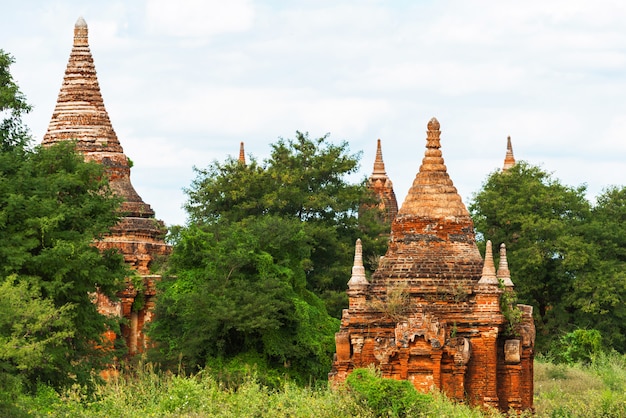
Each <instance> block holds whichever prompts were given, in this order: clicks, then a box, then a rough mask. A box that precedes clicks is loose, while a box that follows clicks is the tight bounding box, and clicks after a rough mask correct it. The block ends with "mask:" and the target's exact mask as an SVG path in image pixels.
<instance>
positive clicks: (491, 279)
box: [478, 240, 498, 285]
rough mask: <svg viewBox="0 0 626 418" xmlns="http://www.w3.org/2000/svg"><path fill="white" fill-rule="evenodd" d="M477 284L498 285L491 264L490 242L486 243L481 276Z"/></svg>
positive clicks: (494, 269) (491, 249)
mask: <svg viewBox="0 0 626 418" xmlns="http://www.w3.org/2000/svg"><path fill="white" fill-rule="evenodd" d="M478 284H495V285H497V284H498V278H497V276H496V268H495V266H494V264H493V248H492V247H491V241H490V240H489V241H487V246H486V248H485V264H484V265H483V274H482V277H481V278H480V280H479V281H478Z"/></svg>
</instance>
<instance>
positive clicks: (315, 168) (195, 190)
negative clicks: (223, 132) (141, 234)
mask: <svg viewBox="0 0 626 418" xmlns="http://www.w3.org/2000/svg"><path fill="white" fill-rule="evenodd" d="M271 148H272V151H271V155H270V157H269V158H268V159H267V161H265V163H263V164H259V163H258V162H257V161H255V160H253V161H251V162H250V163H249V164H247V165H244V164H241V163H239V161H237V160H234V159H229V160H227V161H226V162H225V163H223V164H222V163H218V162H215V163H213V164H212V165H211V166H209V167H208V168H207V169H196V172H197V174H198V175H197V177H196V179H195V180H194V181H193V183H192V185H191V187H190V189H188V190H187V194H188V196H189V200H188V202H187V203H186V205H185V208H186V210H187V212H188V213H189V218H190V222H192V223H201V224H204V223H211V222H214V221H215V220H217V219H226V220H228V221H231V222H236V221H240V220H242V219H246V218H248V217H254V216H261V215H264V214H272V215H278V216H282V217H287V218H291V219H297V220H299V221H301V222H302V224H303V228H304V233H305V235H306V237H307V238H306V239H307V241H308V243H309V244H310V254H309V257H308V258H307V259H306V260H303V266H304V268H305V271H306V283H307V287H308V289H309V290H311V291H313V292H315V293H316V294H317V295H319V296H320V297H322V298H323V299H324V301H325V302H326V304H327V308H328V310H329V312H331V314H332V315H333V316H335V317H337V318H339V317H340V316H341V310H342V309H343V308H344V307H345V306H346V305H347V297H346V295H345V289H346V283H347V281H348V279H349V277H350V269H351V267H352V261H353V255H354V243H355V241H356V239H357V238H361V240H362V241H363V253H364V259H365V260H366V262H367V263H368V265H367V266H368V267H375V263H373V262H371V260H374V259H376V258H377V257H378V256H381V255H384V253H385V251H386V248H387V238H388V235H386V234H385V232H386V233H388V232H389V223H388V222H384V221H383V218H382V217H380V216H375V213H374V212H375V210H374V209H372V210H369V211H365V212H364V213H362V216H359V215H358V211H359V207H360V205H362V204H364V203H371V202H372V201H373V199H374V197H373V196H372V195H371V194H370V192H369V191H368V189H367V188H366V183H365V181H361V182H359V183H358V184H351V183H349V182H348V179H347V177H348V176H350V175H351V174H354V173H355V172H356V170H357V169H358V162H359V154H350V153H349V148H348V144H347V143H346V142H342V143H340V144H339V145H336V144H332V143H330V142H329V140H328V135H325V136H323V137H321V138H316V139H312V138H309V136H308V134H303V133H301V132H296V137H295V139H288V140H285V139H280V140H279V141H277V142H276V143H275V144H272V145H271ZM371 206H372V207H374V205H371Z"/></svg>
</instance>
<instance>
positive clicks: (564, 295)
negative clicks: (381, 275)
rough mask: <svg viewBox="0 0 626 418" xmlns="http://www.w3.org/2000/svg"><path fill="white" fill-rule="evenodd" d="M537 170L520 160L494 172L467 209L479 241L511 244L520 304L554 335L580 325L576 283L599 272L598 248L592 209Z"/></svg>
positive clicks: (579, 191) (543, 331)
mask: <svg viewBox="0 0 626 418" xmlns="http://www.w3.org/2000/svg"><path fill="white" fill-rule="evenodd" d="M584 193H585V187H584V186H580V187H578V188H572V187H568V186H565V185H563V184H561V183H560V182H559V181H558V180H556V179H554V178H552V176H551V175H550V174H549V173H547V172H545V171H544V170H542V169H541V168H539V167H536V166H532V165H529V164H527V163H525V162H519V163H518V164H516V165H515V166H514V167H513V168H511V169H509V170H508V171H506V172H494V173H492V174H491V175H489V177H488V178H487V180H486V182H485V183H484V184H483V187H482V189H481V190H480V191H479V192H478V193H476V194H475V195H474V196H473V199H472V202H471V203H470V205H469V209H470V212H471V214H472V217H473V219H474V225H475V228H476V231H477V232H478V233H479V237H483V238H484V239H490V240H492V242H494V243H496V244H497V245H499V244H500V243H505V244H506V245H507V255H508V261H509V265H510V268H511V278H512V280H513V282H514V283H515V289H516V292H517V294H518V297H519V300H520V302H522V303H527V304H530V305H533V306H534V307H535V315H536V319H537V320H538V322H537V325H538V331H539V332H540V335H542V336H543V337H544V338H543V339H542V340H541V341H539V343H542V342H544V343H546V342H547V341H548V340H549V339H550V336H555V337H558V335H559V332H562V331H569V330H571V329H572V328H574V327H575V326H576V321H577V319H580V318H578V317H577V308H576V306H575V305H574V304H573V299H574V298H575V295H576V293H577V291H578V289H577V288H576V283H577V280H579V279H580V278H581V277H587V275H588V274H589V273H590V272H595V271H596V270H595V269H596V267H597V264H596V263H595V260H596V251H597V248H596V245H595V244H594V243H593V242H590V241H589V240H588V239H587V237H586V234H585V230H586V225H587V223H588V221H589V219H590V216H591V205H590V204H589V202H588V201H587V200H586V199H585V196H584Z"/></svg>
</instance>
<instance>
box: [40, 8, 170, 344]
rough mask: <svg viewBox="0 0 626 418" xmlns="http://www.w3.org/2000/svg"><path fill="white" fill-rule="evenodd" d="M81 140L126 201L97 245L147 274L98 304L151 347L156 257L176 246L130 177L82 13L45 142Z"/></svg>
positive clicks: (131, 339)
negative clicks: (146, 329) (147, 330)
mask: <svg viewBox="0 0 626 418" xmlns="http://www.w3.org/2000/svg"><path fill="white" fill-rule="evenodd" d="M61 141H75V143H76V150H77V151H78V152H79V153H82V154H83V155H84V158H85V160H87V161H95V162H97V163H99V164H102V165H103V166H104V167H105V171H106V173H107V175H108V178H109V184H110V187H111V189H112V190H113V191H114V192H115V193H116V194H117V195H119V196H121V197H123V199H124V201H123V203H122V205H121V209H120V211H121V213H122V214H123V217H122V219H121V221H120V222H119V223H118V224H117V225H116V226H114V227H113V228H112V229H111V231H110V234H108V235H107V236H105V237H104V238H103V239H102V240H101V241H97V242H96V243H95V245H96V246H97V247H98V248H100V249H102V250H105V249H110V248H115V249H117V250H119V252H120V253H121V254H123V256H124V259H125V261H126V263H128V264H129V265H130V266H131V267H132V268H133V269H134V270H135V271H136V272H137V274H138V275H140V276H141V277H142V278H143V288H144V290H143V292H142V293H143V294H141V295H138V290H137V289H134V288H133V287H132V285H131V284H130V281H129V282H128V283H129V285H128V287H127V288H126V290H124V291H123V292H122V293H121V294H119V297H120V302H117V303H112V302H111V301H109V300H108V299H107V298H105V297H104V296H102V295H98V298H97V304H98V309H99V310H100V312H102V313H106V314H111V315H119V316H122V317H124V318H126V319H128V325H123V329H122V333H123V335H124V338H125V339H126V341H127V344H128V347H129V352H130V353H131V354H133V353H136V352H140V351H142V350H143V349H144V348H145V344H146V339H145V337H144V334H143V325H144V323H145V322H148V321H150V319H151V315H152V308H153V307H154V295H155V280H158V279H159V278H160V276H158V275H155V274H152V272H151V267H152V264H153V262H154V261H155V260H157V259H159V258H162V257H166V256H167V255H169V253H170V246H169V245H167V244H166V243H165V241H164V235H165V226H164V224H163V222H161V221H158V220H157V219H156V218H155V214H154V211H153V210H152V208H151V207H150V205H148V204H146V203H145V202H144V201H143V200H142V199H141V197H140V196H139V195H138V194H137V192H136V191H135V188H134V187H133V185H132V184H131V181H130V160H129V159H128V157H127V156H126V155H125V154H124V151H123V149H122V146H121V145H120V142H119V140H118V138H117V135H116V134H115V131H114V130H113V126H112V125H111V121H110V120H109V115H108V113H107V111H106V109H105V107H104V101H103V100H102V94H101V93H100V86H99V84H98V78H97V76H96V68H95V65H94V61H93V57H92V56H91V51H90V50H89V42H88V28H87V23H86V22H85V20H84V19H83V18H82V17H81V18H79V19H78V20H77V21H76V25H75V26H74V45H73V47H72V52H71V53H70V58H69V62H68V63H67V68H66V70H65V76H64V78H63V84H62V85H61V90H60V92H59V96H58V99H57V104H56V107H55V109H54V112H53V114H52V119H51V120H50V124H49V125H48V131H47V132H46V134H45V135H44V138H43V141H42V144H43V145H44V146H47V145H52V144H55V143H58V142H61ZM138 296H141V297H142V298H143V299H144V300H145V302H144V303H143V304H142V305H143V306H142V307H141V308H140V309H137V310H135V309H134V308H133V302H134V301H135V299H136V298H137V297H138Z"/></svg>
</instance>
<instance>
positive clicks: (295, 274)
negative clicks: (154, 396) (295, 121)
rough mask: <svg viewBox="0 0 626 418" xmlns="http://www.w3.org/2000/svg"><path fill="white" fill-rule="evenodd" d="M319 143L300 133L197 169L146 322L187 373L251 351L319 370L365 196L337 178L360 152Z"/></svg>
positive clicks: (305, 371)
mask: <svg viewBox="0 0 626 418" xmlns="http://www.w3.org/2000/svg"><path fill="white" fill-rule="evenodd" d="M327 139H328V138H327V136H324V137H322V138H318V139H310V138H309V137H308V135H306V134H302V133H299V132H298V133H297V134H296V138H295V139H292V140H291V139H290V140H283V139H280V140H279V141H278V142H277V143H276V144H273V145H272V152H271V155H270V157H269V158H268V159H267V160H266V161H265V162H264V163H263V164H260V163H258V162H257V161H256V160H254V159H253V160H252V161H251V162H250V163H249V164H242V163H240V162H239V161H237V160H234V159H228V160H227V161H226V162H225V163H218V162H214V163H213V164H211V165H210V166H209V167H208V168H207V169H203V170H198V169H197V170H196V171H197V173H198V175H197V178H196V179H195V180H194V182H193V183H192V185H191V187H190V189H189V190H187V194H188V196H189V200H188V202H187V204H186V209H187V211H188V213H189V219H190V221H189V223H188V225H187V226H185V227H181V228H179V229H177V230H176V233H175V235H174V236H173V242H174V243H175V245H174V249H173V254H172V256H171V258H170V262H169V263H170V267H171V274H172V275H175V276H176V279H171V280H165V281H164V282H163V293H162V295H161V296H160V297H159V299H158V302H157V319H156V321H155V322H154V323H153V325H152V327H151V335H152V337H153V338H154V339H155V340H157V341H159V342H160V344H159V350H160V352H161V354H162V355H164V356H165V358H169V359H170V360H175V359H177V358H178V356H179V355H182V358H183V361H184V362H185V363H186V365H188V366H191V367H196V366H203V365H206V364H207V363H208V362H209V361H210V359H212V358H215V357H220V358H226V359H228V358H233V357H235V356H240V355H242V356H243V355H247V354H249V353H257V354H259V355H261V357H262V358H264V359H265V361H266V362H267V363H268V364H270V365H272V366H273V367H275V368H278V369H280V370H282V371H283V372H284V373H288V374H290V375H292V376H294V377H296V378H298V377H300V378H304V379H306V378H307V376H314V377H316V378H323V377H324V376H325V375H326V373H327V372H328V370H329V368H330V362H331V357H332V352H333V351H334V333H335V332H336V331H337V329H338V327H339V321H338V320H336V319H333V318H332V317H331V316H330V315H329V314H328V310H327V306H325V305H327V304H328V303H331V302H332V303H336V306H333V308H334V309H335V313H336V314H337V313H339V312H340V309H341V308H342V307H345V305H347V300H345V288H346V283H347V281H348V280H349V278H350V269H351V266H352V261H353V256H354V242H355V241H356V238H358V237H359V236H360V235H361V234H362V233H363V231H364V228H363V224H361V225H360V224H359V217H358V208H359V203H360V201H362V200H363V199H366V198H367V196H368V195H367V192H366V188H365V185H364V182H361V183H360V184H356V185H352V184H349V183H348V182H347V180H346V177H347V176H348V175H350V174H352V173H354V172H355V170H356V169H357V164H358V156H357V155H351V154H349V153H348V147H347V144H346V143H342V144H340V145H334V144H331V143H329V142H328V140H327ZM371 222H374V220H371ZM374 226H375V225H374V224H372V225H370V226H369V229H370V230H371V231H375V233H376V234H378V233H379V231H378V230H377V229H376V228H375V227H374ZM377 239H379V237H378V236H374V237H372V238H371V239H370V241H368V242H370V243H374V242H376V240H377ZM382 239H384V238H382ZM382 239H381V240H382ZM370 248H374V245H372V246H371V247H370ZM320 297H322V298H323V299H320ZM323 300H325V301H326V302H327V303H326V304H325V303H324V302H323Z"/></svg>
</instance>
